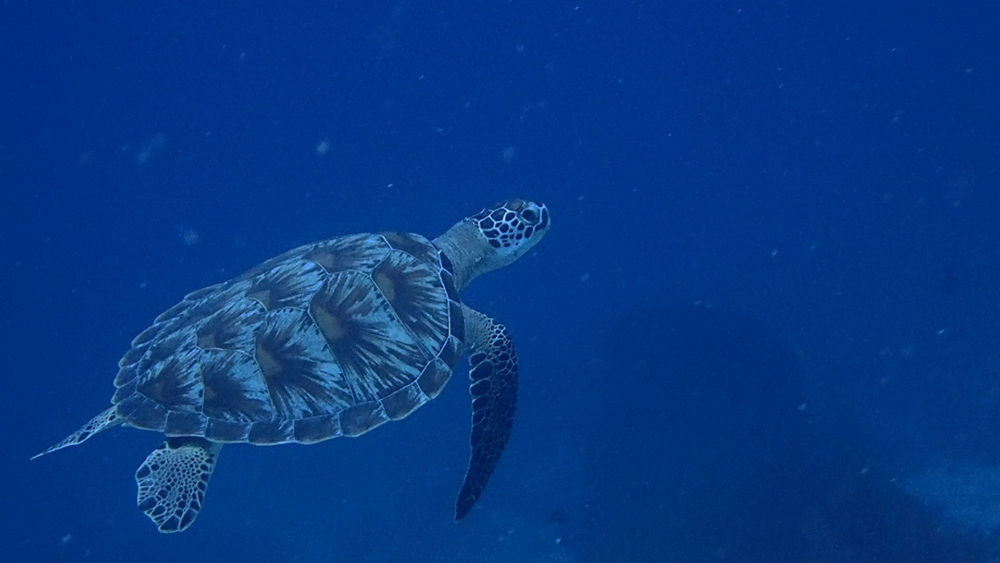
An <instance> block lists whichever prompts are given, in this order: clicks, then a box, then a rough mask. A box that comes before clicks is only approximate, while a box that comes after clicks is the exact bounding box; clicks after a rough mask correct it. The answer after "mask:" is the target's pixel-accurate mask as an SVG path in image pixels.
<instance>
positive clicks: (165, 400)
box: [112, 233, 464, 444]
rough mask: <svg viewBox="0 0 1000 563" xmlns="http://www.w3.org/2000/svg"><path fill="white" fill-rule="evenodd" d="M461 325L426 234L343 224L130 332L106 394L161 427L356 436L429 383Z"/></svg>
mask: <svg viewBox="0 0 1000 563" xmlns="http://www.w3.org/2000/svg"><path fill="white" fill-rule="evenodd" d="M463 338H464V326H463V322H462V313H461V308H460V306H459V302H458V295H457V292H456V291H455V285H454V282H453V278H452V274H451V271H450V264H449V263H448V259H447V257H445V256H444V255H443V254H442V253H441V252H440V251H439V250H438V249H437V248H436V247H435V246H434V245H433V244H432V243H431V242H430V241H429V240H427V239H426V238H424V237H422V236H420V235H415V234H409V233H381V234H358V235H349V236H343V237H338V238H335V239H331V240H327V241H322V242H318V243H314V244H309V245H305V246H301V247H299V248H296V249H293V250H291V251H289V252H286V253H285V254H282V255H280V256H278V257H275V258H273V259H271V260H268V261H266V262H264V263H262V264H260V265H259V266H257V267H255V268H253V269H251V270H250V271H248V272H246V273H245V274H243V275H241V276H239V277H236V278H234V279H232V280H229V281H227V282H224V283H221V284H217V285H213V286H210V287H206V288H204V289H201V290H198V291H195V292H193V293H191V294H189V295H187V296H186V297H185V298H184V299H183V301H181V302H180V303H178V304H177V305H175V306H174V307H171V308H170V309H168V310H167V311H165V312H164V313H163V314H161V315H160V316H159V317H157V318H156V320H155V321H154V322H153V325H152V326H150V327H149V328H148V329H146V330H145V331H143V332H142V333H141V334H139V335H138V336H137V337H136V338H135V339H134V340H133V341H132V348H131V349H130V350H129V351H128V352H127V353H126V354H125V355H124V356H123V357H122V359H121V361H120V362H119V367H120V369H119V371H118V376H117V377H116V378H115V386H116V387H117V391H116V393H115V395H114V398H113V399H112V402H113V403H114V404H115V405H116V406H117V410H118V415H119V416H120V417H122V419H123V420H124V421H125V422H126V423H127V424H130V425H132V426H136V427H139V428H145V429H148V430H155V431H160V432H163V433H164V434H166V435H168V436H201V437H205V438H207V439H209V440H212V441H216V442H250V443H254V444H279V443H287V442H298V443H303V444H309V443H314V442H318V441H321V440H326V439H329V438H335V437H338V436H357V435H360V434H364V433H365V432H367V431H369V430H371V429H372V428H375V427H376V426H379V425H380V424H382V423H383V422H386V421H388V420H398V419H400V418H403V417H405V416H407V415H408V414H410V413H411V412H413V410H414V409H416V408H417V407H419V406H420V405H422V404H424V403H425V402H427V401H428V400H430V399H432V398H434V397H435V396H437V394H438V393H439V392H440V391H441V389H442V388H443V387H444V385H445V383H447V381H448V379H449V377H451V370H452V368H453V367H454V365H455V362H456V361H457V360H458V356H459V354H460V352H461V350H462V340H463Z"/></svg>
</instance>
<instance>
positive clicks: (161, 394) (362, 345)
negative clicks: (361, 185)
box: [36, 200, 550, 532]
mask: <svg viewBox="0 0 1000 563" xmlns="http://www.w3.org/2000/svg"><path fill="white" fill-rule="evenodd" d="M549 226H550V220H549V212H548V209H546V207H545V206H544V205H541V204H537V203H533V202H530V201H523V200H511V201H507V202H503V203H501V204H498V205H497V206H495V207H494V208H489V209H484V210H483V211H481V212H480V213H478V214H476V215H473V216H472V217H468V218H466V219H464V220H462V221H461V222H459V223H458V224H456V225H455V226H454V227H452V228H451V229H449V230H448V231H447V232H446V233H445V234H443V235H441V236H440V237H438V238H436V239H434V240H428V239H426V238H424V237H422V236H420V235H416V234H411V233H378V234H357V235H348V236H342V237H338V238H334V239H331V240H326V241H321V242H317V243H313V244H308V245H305V246H301V247H299V248H296V249H293V250H290V251H288V252H286V253H284V254H282V255H280V256H277V257H275V258H272V259H270V260H268V261H266V262H264V263H262V264H260V265H259V266H257V267H255V268H253V269H251V270H250V271H248V272H246V273H244V274H243V275H241V276H239V277H236V278H234V279H231V280H229V281H226V282H224V283H221V284H217V285H213V286H210V287H207V288H204V289H201V290H198V291H195V292H194V293H191V294H189V295H187V296H186V297H185V298H184V299H183V300H182V301H181V302H180V303H178V304H177V305H175V306H174V307H171V308H170V309H168V310H167V311H165V312H164V313H163V314H161V315H160V316H159V317H157V318H156V320H155V321H154V322H153V324H152V326H150V327H149V328H147V329H146V330H145V331H143V332H142V333H140V334H139V335H138V336H137V337H136V338H135V339H134V340H133V341H132V347H131V349H130V350H129V351H128V352H126V353H125V355H124V356H123V357H122V359H121V361H120V362H119V371H118V375H117V377H116V378H115V387H116V388H117V389H116V392H115V394H114V396H113V397H112V400H111V403H112V405H111V406H110V407H109V408H108V409H107V410H105V411H103V412H101V413H100V414H98V415H97V416H96V417H94V418H93V419H92V420H91V421H89V422H88V423H87V424H86V425H84V426H83V427H82V428H81V429H80V430H78V431H77V432H75V433H73V434H71V435H70V436H68V437H67V438H66V439H64V440H63V441H62V442H59V443H58V444H56V445H54V446H52V447H51V448H49V449H48V450H46V451H44V452H42V453H41V454H39V456H41V455H44V454H47V453H50V452H53V451H55V450H58V449H61V448H64V447H67V446H72V445H76V444H79V443H81V442H83V441H84V440H86V439H88V438H89V437H91V436H92V435H94V434H96V433H97V432H100V431H102V430H105V429H107V428H110V427H112V426H114V425H117V424H125V425H128V426H133V427H136V428H141V429H144V430H152V431H156V432H160V433H163V434H164V435H166V436H167V440H166V442H164V444H163V445H161V446H160V447H159V448H157V449H156V450H154V451H153V453H151V454H150V455H149V457H148V458H147V459H146V461H145V462H144V463H143V464H142V465H141V466H140V467H139V470H138V471H137V472H136V482H137V485H138V488H139V494H138V504H139V507H140V508H141V509H142V510H143V511H145V512H146V513H147V514H148V515H149V517H150V518H151V519H152V520H153V521H154V522H155V523H156V524H157V526H158V528H159V530H160V531H162V532H176V531H181V530H184V529H186V528H187V527H188V526H190V525H191V523H193V522H194V519H195V518H196V517H197V515H198V513H199V511H200V509H201V505H202V503H203V501H204V495H205V490H206V488H207V485H208V480H209V478H210V477H211V475H212V471H213V469H214V467H215V462H216V460H217V458H218V454H219V451H220V450H221V448H222V444H225V443H238V442H248V443H251V444H257V445H270V444H285V443H293V442H294V443H300V444H313V443H316V442H320V441H323V440H328V439H330V438H336V437H339V436H359V435H361V434H364V433H366V432H368V431H369V430H371V429H373V428H375V427H376V426H379V425H381V424H382V423H384V422H387V421H390V420H399V419H402V418H404V417H406V416H407V415H409V414H410V413H411V412H413V411H414V410H415V409H416V408H417V407H419V406H421V405H423V404H424V403H426V402H427V401H429V400H430V399H433V398H434V397H436V396H437V395H438V393H440V392H441V390H442V389H443V387H444V385H445V384H446V383H447V382H448V380H449V378H450V377H451V371H452V368H453V367H454V366H455V364H456V362H457V361H458V358H459V357H460V356H461V354H462V353H463V352H465V351H467V350H468V351H469V352H470V357H469V365H470V379H471V385H470V393H471V396H472V412H473V415H472V436H471V440H470V441H471V449H472V451H471V457H470V461H469V469H468V471H467V472H466V477H465V482H464V483H463V485H462V489H461V492H460V493H459V498H458V503H457V506H456V518H462V517H463V516H465V514H467V513H468V511H469V510H470V509H471V508H472V505H473V504H474V503H475V501H476V500H477V499H478V498H479V496H480V494H481V493H482V490H483V487H484V486H485V485H486V481H487V480H488V479H489V476H490V474H492V472H493V469H494V468H495V466H496V463H497V461H498V460H499V457H500V454H501V452H502V451H503V448H504V446H505V445H506V443H507V439H508V437H509V435H510V427H511V424H512V421H513V414H514V404H515V400H516V391H517V359H516V355H515V353H514V347H513V343H512V342H511V340H510V337H509V335H508V334H507V330H506V329H505V328H504V327H503V326H502V325H501V324H499V323H497V322H496V321H494V320H493V319H491V318H489V317H487V316H486V315H483V314H482V313H479V312H478V311H475V310H473V309H471V308H469V307H468V306H466V305H464V304H462V302H461V300H460V298H459V295H460V292H461V291H462V289H463V288H464V287H465V286H466V285H467V284H468V283H469V282H470V281H472V279H474V278H475V277H476V276H478V275H479V274H481V273H484V272H486V271H489V270H492V269H495V268H498V267H501V266H504V265H506V264H509V263H511V262H513V261H514V260H516V259H517V258H518V257H520V256H521V255H523V254H524V253H525V252H527V250H528V249H530V248H531V247H532V246H534V245H535V244H536V243H537V242H538V241H539V240H540V239H541V238H542V237H543V236H544V234H545V233H546V232H547V231H548V228H549ZM36 457H38V456H36Z"/></svg>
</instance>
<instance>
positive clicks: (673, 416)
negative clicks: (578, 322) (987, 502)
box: [572, 308, 987, 562]
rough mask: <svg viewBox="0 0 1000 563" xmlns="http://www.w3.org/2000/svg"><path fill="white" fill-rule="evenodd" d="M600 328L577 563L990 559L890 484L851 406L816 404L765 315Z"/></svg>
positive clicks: (682, 315) (680, 316) (706, 315)
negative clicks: (596, 401) (846, 412)
mask: <svg viewBox="0 0 1000 563" xmlns="http://www.w3.org/2000/svg"><path fill="white" fill-rule="evenodd" d="M609 339H610V343H611V345H610V346H609V348H608V351H607V353H608V357H607V359H606V361H604V362H602V364H601V365H602V367H603V368H604V369H603V371H604V374H603V376H602V378H603V379H602V380H601V381H598V382H595V386H596V388H598V389H600V390H601V393H602V394H603V399H602V404H601V405H600V406H598V407H597V408H596V410H595V411H594V412H593V416H594V421H595V422H594V424H595V425H596V426H597V427H598V429H599V430H598V433H597V435H595V436H594V437H593V439H592V440H590V441H589V442H588V444H589V451H588V452H586V453H585V458H586V461H585V470H586V478H585V480H586V485H585V499H584V500H585V509H584V510H583V513H582V514H581V515H580V516H579V518H580V519H581V521H580V522H578V523H577V526H576V528H577V530H578V531H579V534H578V535H577V536H576V537H574V538H572V542H573V544H574V545H575V548H576V549H575V550H576V552H577V554H578V555H579V556H580V559H581V560H582V561H739V562H746V561H815V562H828V561H829V562H834V561H836V562H847V561H850V562H868V561H873V562H874V561H907V562H923V561H964V562H975V561H985V560H986V558H987V550H986V548H985V546H984V544H982V543H980V542H978V541H977V539H976V538H971V537H968V536H964V535H962V534H961V533H959V532H958V531H956V530H952V529H949V528H947V527H946V526H944V525H943V523H942V522H941V521H940V520H939V519H938V518H937V517H936V516H935V514H934V513H933V512H932V511H931V510H929V509H927V508H925V507H924V506H923V505H922V503H920V502H919V501H918V500H917V499H914V498H913V497H911V496H908V495H906V494H905V493H903V492H902V491H900V490H899V489H897V488H896V487H895V486H894V485H892V483H891V480H890V479H889V478H887V477H886V476H885V475H884V474H882V472H881V471H880V470H879V469H878V467H880V464H879V463H878V462H876V461H874V458H875V457H877V456H875V455H874V454H873V452H870V451H866V448H865V447H864V445H863V443H862V440H861V439H860V438H859V434H858V433H857V432H856V431H855V430H854V428H853V426H852V425H851V424H850V423H849V421H848V420H847V418H846V417H845V416H843V415H841V414H836V412H837V411H836V410H835V409H834V408H830V407H828V408H825V409H823V407H822V406H821V405H812V404H809V402H808V401H807V400H806V397H805V394H804V391H803V389H802V385H803V384H802V375H801V371H800V368H799V366H798V363H797V361H796V357H795V355H794V354H793V353H792V352H791V351H790V350H789V349H788V348H787V347H785V346H784V345H783V344H782V343H781V342H779V341H777V340H776V339H774V338H773V337H772V336H770V335H769V333H768V330H767V329H766V327H764V326H763V325H762V324H761V323H759V322H757V321H754V320H750V319H745V318H741V317H738V316H734V315H731V314H727V313H724V312H720V311H715V310H709V309H704V308H683V309H661V310H646V311H637V312H635V313H633V314H630V315H628V316H627V317H625V318H622V319H620V320H619V321H618V322H617V323H614V324H613V326H612V333H611V335H610V336H609ZM814 399H816V401H814V402H817V401H818V402H822V398H814ZM821 411H824V412H825V414H820V412H821ZM831 413H832V414H831Z"/></svg>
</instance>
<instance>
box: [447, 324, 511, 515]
mask: <svg viewBox="0 0 1000 563" xmlns="http://www.w3.org/2000/svg"><path fill="white" fill-rule="evenodd" d="M463 309H464V312H465V330H466V341H467V343H468V345H469V347H470V349H471V351H470V354H469V379H470V385H469V393H470V394H471V395H472V436H471V438H470V440H469V442H470V445H471V446H472V452H471V455H470V457H469V468H468V470H467V471H466V473H465V481H464V482H463V483H462V489H461V491H459V493H458V502H457V503H456V505H455V520H461V519H462V518H463V517H464V516H465V515H466V514H468V513H469V510H471V509H472V505H474V504H475V503H476V500H477V499H479V496H480V495H481V494H482V493H483V489H484V488H485V487H486V482H487V481H488V480H489V478H490V475H492V474H493V470H494V469H495V468H496V466H497V462H498V461H500V454H501V453H503V449H504V446H506V445H507V440H508V439H509V438H510V429H511V426H512V425H513V423H514V406H515V404H516V403H517V355H516V354H515V353H514V341H513V340H511V338H510V335H509V334H508V333H507V329H506V328H505V327H504V326H503V325H502V324H500V323H498V322H496V321H495V320H493V319H491V318H490V317H487V316H486V315H484V314H482V313H480V312H478V311H474V310H472V309H470V308H468V307H463Z"/></svg>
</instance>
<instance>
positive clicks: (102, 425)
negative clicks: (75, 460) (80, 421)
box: [31, 405, 122, 459]
mask: <svg viewBox="0 0 1000 563" xmlns="http://www.w3.org/2000/svg"><path fill="white" fill-rule="evenodd" d="M121 421H122V419H121V418H120V417H119V416H118V410H117V407H116V406H115V405H111V406H110V407H108V408H107V409H106V410H104V411H101V413H100V414H98V415H97V416H95V417H94V418H92V419H90V421H88V422H87V424H84V425H83V426H81V427H80V429H79V430H77V431H76V432H74V433H72V434H70V435H69V436H66V437H65V438H63V439H62V441H61V442H59V443H58V444H55V445H53V446H51V447H49V449H47V450H45V451H44V452H41V453H37V454H35V455H33V456H31V459H36V458H39V457H42V456H43V455H45V454H50V453H52V452H54V451H56V450H61V449H63V448H68V447H70V446H75V445H77V444H80V443H83V442H85V441H86V440H87V439H88V438H90V437H91V436H93V435H94V434H97V433H98V432H100V431H102V430H107V429H108V428H111V427H112V426H117V425H118V424H121Z"/></svg>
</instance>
